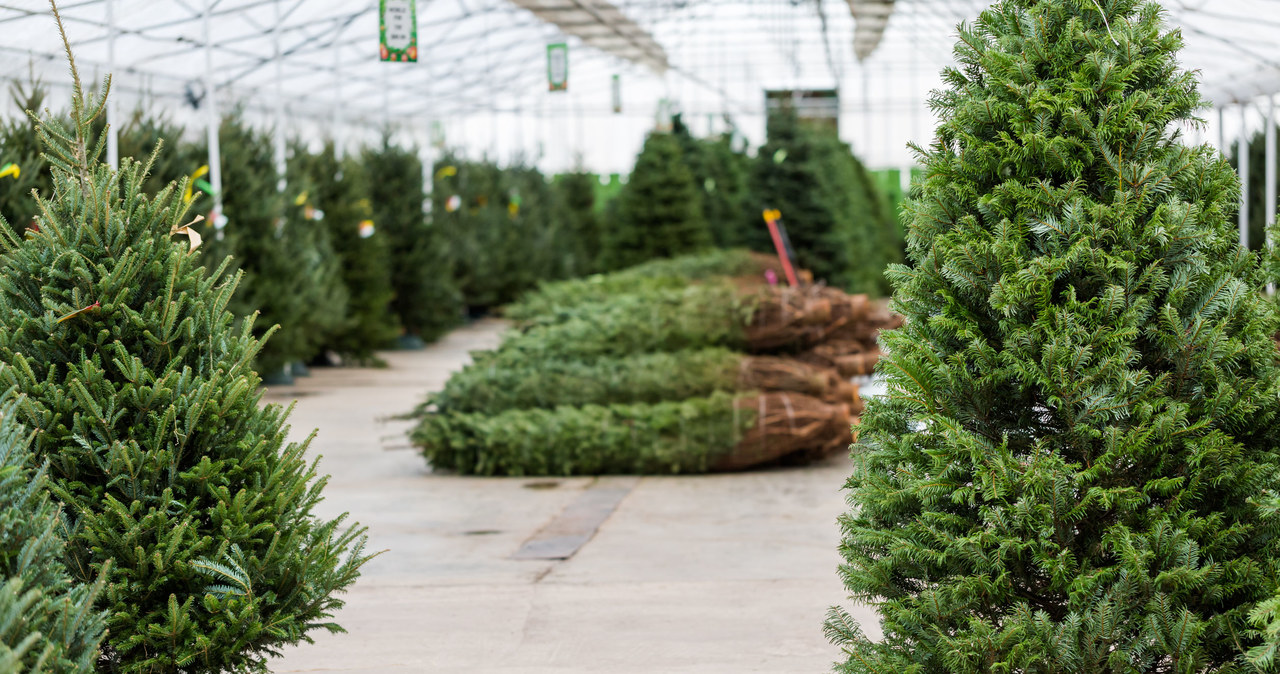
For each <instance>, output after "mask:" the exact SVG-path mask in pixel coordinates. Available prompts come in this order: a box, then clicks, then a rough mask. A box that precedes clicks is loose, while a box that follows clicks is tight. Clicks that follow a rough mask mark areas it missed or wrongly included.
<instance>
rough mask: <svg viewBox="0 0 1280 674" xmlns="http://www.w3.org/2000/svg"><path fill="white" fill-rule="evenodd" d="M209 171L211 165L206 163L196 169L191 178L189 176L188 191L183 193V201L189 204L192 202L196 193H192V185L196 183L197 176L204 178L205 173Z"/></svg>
mask: <svg viewBox="0 0 1280 674" xmlns="http://www.w3.org/2000/svg"><path fill="white" fill-rule="evenodd" d="M208 172H209V165H208V164H205V165H204V166H201V167H200V168H198V169H196V172H195V173H192V174H191V177H190V178H187V191H186V192H183V193H182V201H183V202H184V203H188V204H189V203H191V200H192V199H194V198H195V195H194V194H192V192H191V187H192V186H193V185H195V183H196V179H197V178H203V177H204V175H205V174H206V173H208Z"/></svg>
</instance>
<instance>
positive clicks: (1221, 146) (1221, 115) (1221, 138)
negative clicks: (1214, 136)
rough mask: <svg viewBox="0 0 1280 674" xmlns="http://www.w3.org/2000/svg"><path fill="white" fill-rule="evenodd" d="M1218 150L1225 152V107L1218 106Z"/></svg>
mask: <svg viewBox="0 0 1280 674" xmlns="http://www.w3.org/2000/svg"><path fill="white" fill-rule="evenodd" d="M1218 152H1221V153H1222V154H1224V155H1225V154H1226V153H1227V108H1226V107H1225V106H1223V107H1221V108H1218Z"/></svg>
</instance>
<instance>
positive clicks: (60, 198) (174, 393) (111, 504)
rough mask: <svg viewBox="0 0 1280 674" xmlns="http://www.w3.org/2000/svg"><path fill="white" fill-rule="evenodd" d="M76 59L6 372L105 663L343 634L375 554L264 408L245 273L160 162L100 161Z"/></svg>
mask: <svg viewBox="0 0 1280 674" xmlns="http://www.w3.org/2000/svg"><path fill="white" fill-rule="evenodd" d="M64 35H65V34H64ZM64 40H65V37H64ZM68 49H69V48H68ZM71 72H72V78H73V81H74V83H75V87H74V90H73V99H72V101H73V103H72V115H71V119H72V123H73V125H72V126H71V127H70V128H68V127H66V126H64V125H62V124H60V123H58V122H57V121H50V122H44V123H42V124H41V126H40V128H39V132H40V138H41V142H42V144H43V145H44V147H45V154H46V157H47V158H48V160H49V161H50V163H51V165H52V167H53V185H54V187H53V190H52V192H51V196H50V198H48V199H41V200H40V202H39V211H40V213H41V215H40V231H39V232H38V233H35V234H32V235H28V236H26V237H25V238H23V239H17V238H16V237H13V236H8V237H6V238H5V248H6V255H5V259H4V265H5V274H4V276H3V278H0V316H3V321H4V329H3V330H0V362H4V363H6V364H7V367H5V368H3V370H0V383H2V384H3V385H4V386H12V387H14V388H16V389H17V391H19V392H20V393H21V394H22V397H21V398H20V399H19V400H18V404H17V407H16V412H15V416H16V417H17V418H18V419H20V420H21V421H23V422H24V423H26V424H28V425H29V426H30V427H32V428H35V429H39V432H38V433H36V434H35V439H34V443H33V450H34V453H35V457H36V460H38V461H47V462H48V463H49V477H50V483H51V490H52V491H53V493H54V494H55V495H56V496H57V497H58V499H59V500H60V501H62V502H63V503H64V504H65V512H66V515H67V516H68V517H69V519H70V531H71V535H70V536H69V539H68V546H67V555H66V556H67V564H66V566H67V568H68V569H69V571H70V572H71V574H72V576H73V577H74V579H75V580H77V581H79V582H82V583H87V582H91V581H93V580H94V578H95V577H96V576H97V575H98V574H99V573H105V574H106V585H105V587H104V589H103V592H102V595H101V596H100V597H99V599H98V602H97V606H98V607H99V608H101V609H104V610H105V611H106V612H107V621H108V625H107V626H108V629H109V632H108V636H107V638H106V640H105V641H104V642H103V644H102V651H101V655H100V657H99V661H98V669H99V671H102V672H130V673H139V674H140V673H153V672H179V671H181V672H223V671H245V670H252V671H264V670H265V658H266V657H267V656H269V655H271V654H273V653H276V652H277V651H278V650H279V649H280V648H281V647H282V646H284V645H286V644H291V643H296V642H299V641H302V640H306V639H308V632H309V631H311V630H313V629H317V628H327V629H330V630H338V629H340V628H339V627H338V626H337V625H335V624H332V623H328V622H325V620H326V618H328V617H329V616H331V615H332V613H333V611H334V610H335V609H337V608H338V607H340V606H341V605H342V602H341V601H340V600H339V599H338V598H337V597H336V596H335V594H336V593H338V592H341V591H343V590H344V589H345V588H347V587H348V586H349V585H350V584H351V583H352V582H353V581H354V580H355V578H356V576H357V575H358V569H359V567H360V565H361V564H362V563H363V562H364V561H365V559H366V558H365V557H364V556H363V555H362V552H361V550H362V548H363V544H364V539H363V536H362V530H361V529H360V528H358V527H357V528H346V527H344V525H343V518H338V519H336V520H329V521H324V520H320V519H318V518H316V517H315V516H314V515H313V514H312V509H313V508H314V507H315V505H316V504H317V503H318V502H319V501H320V500H321V490H322V487H323V484H324V480H323V479H321V480H316V479H315V467H314V464H309V463H308V462H307V460H306V456H305V454H306V449H307V444H308V443H307V442H302V443H288V442H286V439H285V437H286V433H287V427H286V426H285V417H286V415H287V411H286V410H284V409H282V408H280V407H279V406H277V405H267V406H260V405H259V402H260V395H261V394H260V393H259V392H258V378H257V376H256V375H255V374H254V373H253V371H252V370H251V369H250V363H251V362H252V360H253V358H254V356H255V355H256V353H257V351H258V348H259V344H260V343H259V341H258V340H257V339H255V338H253V336H252V334H251V330H252V323H251V322H246V323H245V325H244V327H243V328H242V329H239V330H234V329H233V328H232V321H233V318H232V316H231V314H230V313H228V312H227V311H226V310H225V307H226V306H227V304H228V302H230V300H231V296H232V293H233V292H234V290H235V285H236V279H234V278H231V279H227V278H225V277H223V276H222V275H221V274H220V273H219V272H214V273H213V274H212V275H210V274H208V273H206V271H205V269H204V267H203V266H202V264H201V259H200V255H199V254H198V252H192V251H191V250H190V246H189V240H188V238H187V237H185V236H182V235H183V234H184V232H185V231H186V230H184V229H183V228H182V227H183V225H184V223H185V222H186V221H187V218H186V213H185V210H186V209H185V206H184V204H182V203H181V197H180V195H179V194H178V191H175V190H166V191H163V192H161V193H160V194H158V195H155V196H154V197H152V196H149V195H147V194H146V193H144V192H143V191H142V190H141V188H140V186H141V185H142V184H143V182H144V180H145V177H146V166H145V165H143V164H139V163H137V162H135V161H133V160H130V159H125V160H124V161H122V168H121V170H120V172H119V173H115V172H113V171H111V170H110V169H109V168H108V167H107V166H105V165H104V164H102V163H101V162H100V161H99V160H98V158H99V157H100V156H101V153H102V149H103V145H102V143H101V142H93V141H92V140H91V138H92V120H94V119H95V118H97V117H98V116H99V115H101V114H102V111H103V105H104V103H103V100H102V99H95V98H94V97H86V96H85V95H84V94H83V91H82V89H81V87H80V84H79V82H80V80H79V77H78V75H77V74H76V71H75V67H74V62H72V71H71ZM0 229H3V228H0ZM5 231H7V230H5ZM175 234H176V235H178V238H177V239H176V240H174V239H172V238H171V237H172V236H173V235H175ZM108 565H110V568H109V570H108V568H107V567H108Z"/></svg>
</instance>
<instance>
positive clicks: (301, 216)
mask: <svg viewBox="0 0 1280 674" xmlns="http://www.w3.org/2000/svg"><path fill="white" fill-rule="evenodd" d="M310 199H311V181H310V179H309V178H308V177H307V176H306V175H302V174H300V173H298V172H296V171H294V172H290V173H289V174H288V184H287V186H286V188H285V192H284V244H285V248H286V249H287V250H288V258H289V260H291V264H292V265H294V266H295V267H297V269H296V271H297V274H298V275H297V276H296V277H294V278H295V280H297V281H299V282H300V283H301V286H299V287H298V288H296V293H297V303H298V306H300V307H303V308H304V310H303V311H302V313H301V314H299V315H297V316H295V317H294V318H293V325H294V326H295V327H296V329H297V334H296V335H295V336H296V338H297V339H298V340H299V342H300V343H299V345H298V350H299V353H301V354H302V357H301V358H300V360H301V361H303V362H305V361H307V360H310V359H311V358H312V357H314V356H316V355H319V354H320V353H321V351H322V350H323V348H324V345H325V344H327V343H329V341H330V340H331V339H332V338H333V336H334V335H337V334H338V333H339V332H340V331H341V330H343V329H345V328H346V326H347V325H348V322H347V311H348V306H347V298H348V297H349V295H348V292H347V287H346V286H345V285H343V283H342V260H341V259H340V258H339V257H338V253H337V251H335V250H334V249H333V241H332V239H331V238H330V236H329V229H328V228H327V227H325V224H324V221H323V217H322V215H323V213H322V211H320V210H318V209H316V208H315V207H314V206H312V205H311V203H310ZM295 365H297V364H296V363H295Z"/></svg>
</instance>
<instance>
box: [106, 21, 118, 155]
mask: <svg viewBox="0 0 1280 674" xmlns="http://www.w3.org/2000/svg"><path fill="white" fill-rule="evenodd" d="M115 10H116V2H115V0H107V72H108V73H109V74H110V75H111V79H113V80H114V79H115V75H116V11H115ZM118 98H119V97H118V96H111V97H109V98H108V99H107V165H108V166H110V167H111V170H112V171H115V170H117V169H119V168H120V133H119V131H118V130H117V129H116V127H117V126H118V125H119V123H120V114H119V109H118V108H117V107H116V100H117V99H118Z"/></svg>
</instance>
